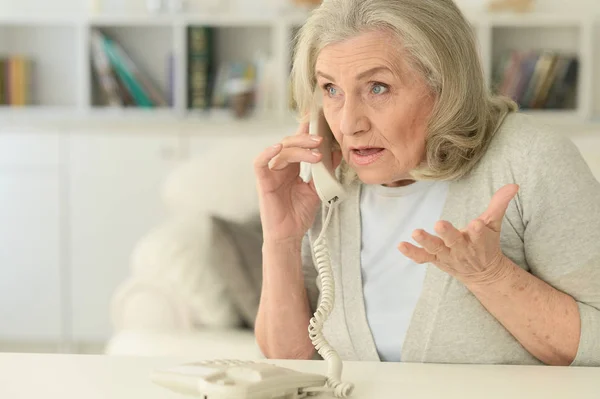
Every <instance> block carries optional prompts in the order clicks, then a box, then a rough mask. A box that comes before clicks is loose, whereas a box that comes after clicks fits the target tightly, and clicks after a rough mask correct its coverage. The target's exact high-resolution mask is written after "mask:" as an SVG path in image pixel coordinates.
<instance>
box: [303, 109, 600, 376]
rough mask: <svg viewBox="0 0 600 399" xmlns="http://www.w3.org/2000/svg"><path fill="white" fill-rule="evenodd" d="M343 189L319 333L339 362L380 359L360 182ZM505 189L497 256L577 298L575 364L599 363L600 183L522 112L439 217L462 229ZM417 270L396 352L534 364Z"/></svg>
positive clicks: (308, 271)
mask: <svg viewBox="0 0 600 399" xmlns="http://www.w3.org/2000/svg"><path fill="white" fill-rule="evenodd" d="M342 180H343V178H342ZM342 183H344V184H345V185H346V189H347V191H348V196H347V198H346V199H345V200H344V201H343V202H341V203H340V204H339V207H338V209H337V210H335V213H334V215H333V217H332V220H331V223H330V225H329V228H328V230H327V244H328V247H329V252H330V256H331V262H332V267H333V274H334V280H335V290H336V291H335V305H334V309H333V311H332V314H331V316H330V318H329V320H328V321H327V323H326V324H325V327H324V334H325V337H326V338H327V339H328V341H329V342H330V343H331V344H332V346H333V347H334V348H335V349H336V350H337V351H338V352H339V354H340V356H341V357H342V359H344V360H371V361H377V360H379V356H378V354H377V350H376V347H375V343H374V341H373V337H372V335H371V332H370V329H369V325H368V323H367V318H366V315H365V307H364V299H363V290H362V281H361V265H360V245H361V226H360V214H359V212H360V210H359V200H360V189H361V183H360V182H358V181H356V180H354V181H352V182H344V181H342ZM509 183H517V184H519V185H520V190H519V192H518V194H517V196H516V197H515V199H514V200H513V201H511V203H510V205H509V207H508V210H507V212H506V215H505V218H504V220H503V224H502V235H501V246H502V250H503V252H504V254H505V255H506V256H507V257H509V258H510V259H511V260H512V261H513V262H514V263H516V264H517V265H519V266H520V267H522V268H523V269H525V270H527V271H528V272H530V273H532V274H534V275H535V276H537V277H538V278H540V279H542V280H544V281H546V282H547V283H549V284H550V285H552V286H553V287H555V288H557V289H558V290H560V291H563V292H565V293H567V294H568V295H571V296H572V297H573V298H574V299H575V300H576V301H577V303H578V306H579V312H580V317H581V340H580V346H579V350H578V353H577V357H576V359H575V361H574V362H573V365H577V366H600V184H599V183H598V181H597V180H596V179H595V178H594V176H593V175H592V173H591V171H590V169H589V167H588V166H587V164H586V163H585V161H584V159H583V158H582V157H581V155H580V153H579V151H578V150H577V148H576V147H575V145H574V144H573V143H572V142H571V141H570V140H569V139H567V138H566V137H565V136H563V135H561V134H558V133H556V132H552V131H550V130H549V129H548V128H545V127H542V126H539V125H537V124H536V123H535V122H533V121H532V120H531V119H530V118H529V117H527V116H524V115H522V114H519V113H517V114H511V115H509V116H508V117H507V118H506V120H505V121H504V123H503V125H502V126H501V128H500V129H499V131H498V132H497V133H496V135H495V137H494V138H493V140H492V142H491V144H490V146H489V147H488V150H487V152H486V154H485V155H484V157H483V158H482V159H481V161H480V162H479V163H478V164H477V165H476V166H475V168H474V169H473V170H472V171H471V172H470V173H469V174H468V175H467V176H466V177H464V178H462V179H460V180H457V181H453V182H451V183H450V189H449V193H448V198H447V200H446V204H445V207H444V210H443V213H442V217H441V219H444V220H448V221H450V222H451V223H453V224H454V225H455V226H456V227H457V228H463V227H464V226H466V225H467V224H468V223H469V222H470V221H471V220H473V219H474V218H476V217H477V216H479V215H480V214H481V213H482V212H483V211H484V210H485V209H486V208H487V207H488V204H489V202H490V200H491V198H492V195H493V194H494V193H495V192H496V191H497V190H498V189H499V188H500V187H502V186H503V185H505V184H509ZM325 213H326V209H325V206H324V209H322V210H321V212H320V214H319V215H318V216H317V218H316V222H315V224H314V225H313V226H312V228H311V229H310V230H309V232H308V234H307V237H306V239H305V241H304V245H303V268H304V275H305V284H306V288H307V292H308V296H309V299H310V301H311V306H312V308H313V310H314V309H315V307H316V304H317V300H318V296H319V288H318V286H319V284H318V281H316V280H317V273H316V270H315V267H314V258H313V256H312V251H311V248H312V243H313V242H314V240H315V239H316V238H317V236H318V235H319V233H320V231H321V226H322V223H323V221H324V215H325ZM390 223H393V216H392V215H391V216H390ZM423 267H427V275H426V278H425V283H424V285H423V291H422V294H421V297H420V299H419V301H418V303H417V307H416V309H415V312H414V314H413V317H412V320H411V324H410V326H409V329H408V333H407V336H406V340H405V342H404V345H403V348H402V354H401V357H402V360H403V361H406V362H432V363H476V364H498V363H499V364H541V362H540V361H539V360H538V359H536V358H535V357H534V356H532V355H531V354H530V353H529V352H528V351H527V350H525V349H524V348H523V347H522V346H521V345H520V344H519V342H518V341H517V340H516V339H515V338H514V337H513V336H512V335H511V334H510V333H509V332H508V331H507V330H506V329H505V328H504V327H503V326H502V325H501V324H500V323H499V322H498V321H497V320H496V319H495V318H494V317H493V316H492V315H491V314H490V313H489V312H488V311H487V310H486V309H485V308H484V307H483V306H482V305H481V303H480V302H479V301H478V300H477V298H476V297H475V296H474V295H473V294H471V292H470V291H468V289H467V288H466V287H465V286H464V285H463V284H462V283H460V282H459V281H458V280H456V279H454V278H453V277H451V276H450V275H448V274H447V273H444V272H442V271H440V270H439V269H438V268H437V267H435V266H434V265H423Z"/></svg>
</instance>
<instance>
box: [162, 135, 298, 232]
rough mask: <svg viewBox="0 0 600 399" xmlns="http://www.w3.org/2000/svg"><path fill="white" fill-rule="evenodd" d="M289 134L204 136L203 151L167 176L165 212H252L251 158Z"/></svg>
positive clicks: (235, 215)
mask: <svg viewBox="0 0 600 399" xmlns="http://www.w3.org/2000/svg"><path fill="white" fill-rule="evenodd" d="M284 133H287V134H284ZM289 134H290V133H289V132H283V133H271V134H265V135H261V136H257V137H251V138H249V137H244V138H226V139H222V140H218V141H217V142H215V141H214V140H209V139H207V140H206V147H205V148H203V149H204V153H201V154H200V155H197V156H196V157H194V158H193V159H191V160H189V161H188V162H185V163H183V164H182V165H180V166H179V167H178V168H177V169H176V170H175V171H174V172H173V173H171V174H170V175H169V177H168V178H167V181H166V182H165V185H164V187H163V200H164V202H165V204H166V207H167V209H168V212H169V213H171V214H174V215H209V214H213V215H219V216H222V217H225V218H227V219H229V220H234V221H242V220H244V219H246V218H247V217H249V216H251V215H253V214H255V213H256V212H257V211H258V198H257V194H256V179H255V176H254V168H253V163H254V159H255V158H256V156H258V154H259V153H260V152H261V151H263V150H264V149H265V148H267V147H268V146H270V145H273V144H276V143H277V142H279V141H280V140H281V139H282V138H283V136H284V135H289ZM292 134H293V132H292Z"/></svg>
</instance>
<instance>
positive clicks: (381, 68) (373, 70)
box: [316, 66, 393, 82]
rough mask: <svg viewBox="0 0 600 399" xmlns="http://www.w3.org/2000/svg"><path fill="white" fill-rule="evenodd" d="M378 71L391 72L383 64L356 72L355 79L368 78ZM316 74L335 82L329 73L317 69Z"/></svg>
mask: <svg viewBox="0 0 600 399" xmlns="http://www.w3.org/2000/svg"><path fill="white" fill-rule="evenodd" d="M378 72H390V73H393V72H392V71H391V70H390V69H389V68H388V67H384V66H378V67H374V68H371V69H367V70H366V71H364V72H361V73H360V74H358V76H357V77H356V79H357V80H363V79H365V78H368V77H369V76H372V75H375V74H376V73H378ZM316 74H317V76H322V77H324V78H325V79H328V80H331V81H332V82H335V79H334V78H333V77H331V76H329V75H327V74H326V73H324V72H321V71H317V72H316Z"/></svg>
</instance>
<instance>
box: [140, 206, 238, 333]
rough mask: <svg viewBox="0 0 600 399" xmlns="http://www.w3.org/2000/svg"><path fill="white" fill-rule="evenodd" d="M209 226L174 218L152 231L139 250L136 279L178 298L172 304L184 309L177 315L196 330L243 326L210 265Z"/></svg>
mask: <svg viewBox="0 0 600 399" xmlns="http://www.w3.org/2000/svg"><path fill="white" fill-rule="evenodd" d="M205 220H207V216H198V217H186V218H177V217H172V218H170V219H168V220H167V221H166V222H165V223H164V224H162V225H160V226H158V227H157V228H155V229H153V230H151V231H150V232H149V233H148V234H147V235H146V236H145V237H143V238H142V239H141V240H140V241H139V242H138V244H137V245H136V247H135V249H134V252H133V256H132V268H133V276H132V277H133V280H134V281H143V282H153V283H154V284H157V285H161V286H165V287H167V288H166V289H165V290H164V291H165V292H174V293H177V296H178V298H171V301H170V303H183V304H185V307H186V309H179V310H178V313H180V314H186V312H187V314H190V315H191V316H190V317H192V320H191V321H190V322H191V324H193V325H196V326H209V327H235V326H239V325H241V323H242V320H241V318H240V315H239V314H238V312H237V310H236V308H235V306H234V304H233V301H232V300H231V299H230V298H229V296H228V295H227V291H226V286H225V284H224V283H223V281H222V280H221V278H220V276H219V273H218V271H217V270H216V269H215V268H214V267H213V266H212V265H211V264H210V261H209V259H208V254H209V251H208V245H209V242H210V236H209V234H208V233H209V231H208V230H209V228H210V225H209V224H207V223H205ZM187 307H189V310H188V309H187Z"/></svg>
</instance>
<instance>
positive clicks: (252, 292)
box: [210, 215, 262, 328]
mask: <svg viewBox="0 0 600 399" xmlns="http://www.w3.org/2000/svg"><path fill="white" fill-rule="evenodd" d="M211 222H212V234H211V237H212V239H211V241H210V245H211V246H210V259H211V263H212V265H213V267H215V268H216V269H217V270H218V271H219V274H220V276H221V278H222V280H223V283H224V284H225V286H226V289H227V292H228V294H229V298H230V299H231V301H232V302H233V303H234V305H235V306H236V308H237V309H238V311H239V313H240V316H241V317H242V320H243V321H244V322H245V324H246V325H247V326H249V327H251V328H254V324H255V321H256V314H257V312H258V305H259V301H260V293H261V287H262V229H261V225H260V218H259V217H258V216H255V217H253V218H251V219H250V220H247V221H244V222H235V221H232V220H228V219H225V218H223V217H221V216H216V215H213V216H212V217H211Z"/></svg>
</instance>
